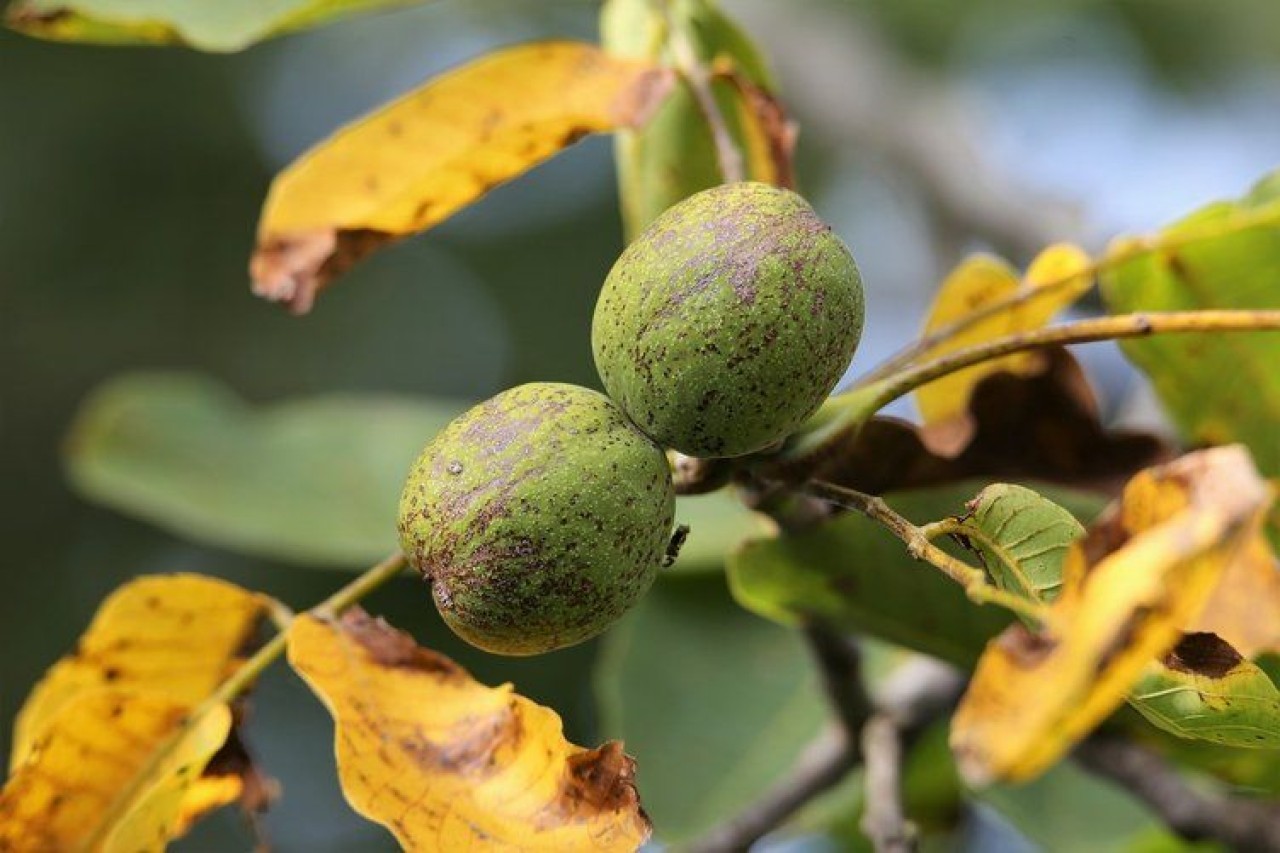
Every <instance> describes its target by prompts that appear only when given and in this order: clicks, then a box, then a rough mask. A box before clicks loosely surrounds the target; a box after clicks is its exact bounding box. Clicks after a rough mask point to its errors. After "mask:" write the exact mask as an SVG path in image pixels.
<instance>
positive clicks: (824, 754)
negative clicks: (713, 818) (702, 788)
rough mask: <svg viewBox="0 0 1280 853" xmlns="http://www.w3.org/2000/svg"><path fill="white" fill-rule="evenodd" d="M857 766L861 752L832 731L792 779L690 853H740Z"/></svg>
mask: <svg viewBox="0 0 1280 853" xmlns="http://www.w3.org/2000/svg"><path fill="white" fill-rule="evenodd" d="M857 765H858V750H857V748H856V746H855V744H854V742H853V741H851V740H850V739H849V737H848V736H847V735H846V734H845V733H844V729H843V728H841V727H832V728H830V729H828V730H827V731H826V732H824V733H823V734H822V735H820V736H819V737H818V738H817V739H816V740H814V741H813V742H812V743H811V744H809V746H808V747H807V748H806V749H805V751H804V752H803V753H802V754H801V756H800V760H799V761H797V762H796V764H795V767H793V768H792V770H791V773H790V775H788V777H787V778H786V779H784V780H783V781H782V782H781V783H779V784H778V785H777V786H776V787H774V788H772V789H770V790H769V791H767V792H766V793H765V794H764V796H762V797H761V798H760V799H759V800H757V801H756V802H754V803H752V804H751V805H750V806H749V807H747V808H746V809H744V810H743V811H742V812H741V813H739V814H738V815H736V816H734V817H732V818H730V819H729V820H727V821H725V822H724V823H722V824H721V825H719V826H717V827H715V828H714V829H712V830H711V831H710V832H708V833H707V834H706V835H704V836H703V837H702V838H700V839H698V840H697V841H695V842H694V843H693V845H692V846H691V847H690V848H689V850H690V851H691V853H737V851H741V850H746V849H747V848H749V847H750V846H751V845H752V844H754V843H755V842H757V841H759V840H760V839H761V838H763V837H764V836H766V835H768V834H769V833H770V832H772V831H773V830H775V829H777V828H778V827H779V826H780V825H782V824H783V823H784V822H785V821H786V820H787V819H788V818H790V817H791V816H792V815H794V814H795V813H796V812H797V811H799V810H800V808H801V807H803V806H804V805H805V804H806V803H808V802H809V801H811V800H812V799H813V798H814V797H816V796H818V795H819V794H821V793H823V792H824V791H827V790H829V789H831V788H833V787H835V785H836V784H838V783H839V782H840V780H841V779H843V778H844V777H845V775H846V774H848V772H849V771H850V770H852V769H853V768H854V767H856V766H857Z"/></svg>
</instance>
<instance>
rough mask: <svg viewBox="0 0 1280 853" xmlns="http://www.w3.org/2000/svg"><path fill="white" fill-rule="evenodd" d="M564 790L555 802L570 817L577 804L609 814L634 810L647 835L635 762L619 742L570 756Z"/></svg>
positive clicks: (647, 820) (612, 741) (647, 824)
mask: <svg viewBox="0 0 1280 853" xmlns="http://www.w3.org/2000/svg"><path fill="white" fill-rule="evenodd" d="M564 789H565V790H564V796H563V797H562V798H560V799H559V800H557V803H559V804H560V805H561V806H562V807H564V808H565V809H566V810H568V811H569V812H570V815H569V816H572V814H571V813H572V812H573V811H575V810H576V806H577V805H578V804H579V803H585V804H586V805H587V806H589V807H590V808H591V809H601V810H608V811H619V812H622V811H631V810H633V809H635V810H636V811H637V812H638V814H639V817H640V820H641V822H642V823H643V824H644V826H645V832H646V833H647V832H648V827H649V818H648V815H646V814H645V813H644V809H643V808H641V807H640V795H639V793H638V791H637V789H636V762H635V759H633V758H632V757H631V756H629V755H627V754H626V752H624V751H623V745H622V741H619V740H611V741H607V742H606V743H603V744H601V745H600V746H598V747H596V748H595V749H589V750H587V751H586V752H580V753H578V754H577V755H571V756H569V760H568V768H567V775H566V780H565V785H564Z"/></svg>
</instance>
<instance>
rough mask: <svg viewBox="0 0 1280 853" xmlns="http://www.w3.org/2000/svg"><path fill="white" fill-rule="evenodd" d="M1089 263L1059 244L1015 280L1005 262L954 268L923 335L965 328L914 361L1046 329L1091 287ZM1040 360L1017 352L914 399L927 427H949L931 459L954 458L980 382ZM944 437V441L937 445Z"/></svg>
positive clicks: (936, 436)
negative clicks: (958, 326)
mask: <svg viewBox="0 0 1280 853" xmlns="http://www.w3.org/2000/svg"><path fill="white" fill-rule="evenodd" d="M1090 269H1091V266H1090V260H1089V256H1088V255H1087V254H1085V252H1084V251H1083V250H1082V249H1080V248H1078V247H1076V246H1073V245H1070V244H1067V243H1061V244H1058V245H1055V246H1050V247H1049V248H1047V249H1045V250H1044V251H1043V252H1041V253H1040V255H1039V256H1037V257H1036V259H1035V260H1034V261H1032V263H1031V265H1030V266H1029V267H1028V268H1027V272H1026V275H1025V276H1022V277H1021V278H1020V277H1019V276H1018V273H1017V271H1016V270H1015V269H1014V268H1013V267H1012V266H1010V265H1009V264H1008V263H1006V262H1005V261H1003V260H1001V259H1000V258H997V257H993V256H991V255H974V256H972V257H970V258H968V259H967V260H965V261H964V262H962V263H961V264H960V266H958V267H956V269H955V270H954V271H953V272H952V273H951V274H950V275H949V276H947V278H946V279H945V280H944V281H943V283H942V287H941V289H940V290H939V291H938V295H937V297H936V298H935V299H934V303H933V307H932V308H931V309H930V311H929V318H928V320H927V321H926V322H925V330H924V334H925V336H926V338H928V336H930V335H933V334H937V333H945V330H946V329H947V328H949V327H952V326H954V325H955V324H957V323H961V322H968V321H969V320H970V319H971V318H973V317H975V316H976V315H985V316H984V317H983V319H980V320H977V321H975V322H972V324H971V325H969V326H968V327H967V328H965V329H964V330H963V331H959V332H957V333H955V334H947V335H946V336H945V338H942V339H940V340H939V342H938V343H937V344H936V345H935V346H932V347H929V348H927V349H926V350H925V351H924V352H923V353H921V355H920V358H936V357H937V356H940V355H943V354H945V353H949V352H955V351H957V350H961V349H964V348H966V347H970V346H974V345H976V344H981V343H985V342H987V341H990V340H994V339H995V338H999V337H1004V336H1006V335H1012V334H1016V333H1018V332H1028V331H1032V330H1034V329H1039V328H1041V327H1043V326H1044V325H1046V324H1047V323H1048V322H1049V321H1050V320H1051V319H1053V316H1054V315H1055V314H1057V313H1058V312H1059V311H1061V310H1062V309H1063V308H1066V307H1067V306H1068V305H1070V304H1071V303H1072V302H1074V301H1075V300H1076V299H1078V298H1079V297H1080V296H1081V295H1082V294H1084V292H1085V291H1087V290H1088V289H1089V287H1090V286H1091V285H1092V283H1093V279H1092V276H1091V275H1090V273H1089V271H1090ZM1041 358H1042V357H1041V355H1040V354H1038V353H1019V354H1016V355H1009V356H1005V357H1004V358H998V359H992V360H991V361H985V362H983V363H982V364H977V365H974V366H973V367H969V368H966V369H964V370H960V371H957V372H956V373H953V374H951V375H949V376H946V377H944V378H942V379H938V380H936V381H934V382H930V383H929V384H928V385H925V386H924V387H923V388H921V389H920V390H919V391H917V392H916V404H917V405H918V406H919V407H920V414H921V416H922V417H923V418H924V421H925V423H926V424H928V425H931V426H932V425H940V424H952V425H953V427H954V428H953V429H951V430H947V431H946V432H945V433H943V432H942V431H940V430H938V429H934V430H933V431H932V433H931V435H932V439H933V441H932V443H933V444H936V445H937V446H935V447H932V448H931V449H933V450H934V451H935V452H940V453H947V451H948V450H950V451H951V452H954V451H955V450H958V449H959V448H961V447H963V446H964V445H965V443H966V442H967V441H968V440H969V438H971V437H972V434H973V424H972V420H971V418H970V417H969V414H968V404H969V397H970V396H971V394H972V393H973V389H974V388H975V387H976V386H977V384H978V383H979V382H981V381H982V379H983V378H985V377H987V376H990V375H991V374H993V373H998V372H1000V371H1008V372H1010V373H1016V374H1020V375H1026V374H1029V373H1034V372H1036V371H1037V370H1038V369H1039V368H1040V366H1041ZM943 435H945V439H944V438H943Z"/></svg>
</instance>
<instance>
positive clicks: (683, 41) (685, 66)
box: [667, 7, 747, 184]
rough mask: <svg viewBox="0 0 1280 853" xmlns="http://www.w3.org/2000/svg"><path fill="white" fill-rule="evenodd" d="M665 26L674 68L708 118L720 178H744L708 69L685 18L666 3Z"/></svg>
mask: <svg viewBox="0 0 1280 853" xmlns="http://www.w3.org/2000/svg"><path fill="white" fill-rule="evenodd" d="M667 26H668V32H669V33H670V38H669V41H668V45H669V47H670V48H671V55H672V58H674V59H675V68H676V70H677V71H679V72H680V76H681V77H683V78H684V81H685V82H686V83H688V84H689V91H690V92H691V93H692V94H693V99H694V100H695V101H697V103H698V111H699V112H701V113H702V117H703V118H705V119H706V120H707V127H708V128H709V129H710V131H711V139H712V142H713V143H714V144H715V148H716V161H717V163H718V164H719V166H720V177H721V179H722V180H723V181H724V182H725V183H728V184H732V183H737V182H738V181H743V180H746V176H747V171H746V165H745V163H744V162H743V159H742V152H741V151H739V150H738V144H737V143H736V142H734V140H733V132H732V131H730V130H729V122H728V121H727V120H726V119H725V116H724V113H723V112H722V111H721V109H720V102H719V101H717V100H716V93H715V89H714V88H713V85H712V76H711V72H710V70H708V68H707V67H706V65H705V64H704V63H703V62H702V59H701V57H699V56H698V53H697V51H696V50H695V49H694V46H693V40H692V39H691V38H690V36H689V33H688V32H687V30H686V29H685V26H684V22H683V21H680V20H677V19H676V16H675V15H672V14H670V8H669V7H668V16H667Z"/></svg>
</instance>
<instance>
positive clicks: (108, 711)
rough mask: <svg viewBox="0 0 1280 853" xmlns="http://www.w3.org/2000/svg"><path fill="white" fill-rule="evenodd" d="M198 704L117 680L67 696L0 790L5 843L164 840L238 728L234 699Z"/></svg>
mask: <svg viewBox="0 0 1280 853" xmlns="http://www.w3.org/2000/svg"><path fill="white" fill-rule="evenodd" d="M190 711H191V708H190V707H189V706H188V705H186V704H183V703H180V702H175V701H174V700H172V699H169V698H167V697H164V696H161V695H158V694H144V693H136V692H129V691H126V690H119V689H113V688H106V689H98V690H94V691H92V692H87V693H83V694H81V695H79V696H77V697H75V698H74V699H72V700H70V701H68V702H66V703H64V704H63V706H62V707H61V708H60V710H59V711H58V712H57V713H56V714H55V715H54V716H53V718H52V719H50V720H49V721H48V723H47V724H46V725H45V726H44V728H43V729H42V730H41V732H40V734H39V735H38V736H37V737H36V738H35V740H34V741H33V742H32V743H30V744H29V748H28V753H27V756H26V760H25V761H24V762H23V764H22V765H21V766H20V767H18V768H17V770H16V771H15V772H14V773H13V775H12V776H11V777H10V778H9V780H8V781H7V782H6V783H5V786H4V790H3V791H0V850H49V851H55V850H56V851H73V850H75V851H79V850H83V851H95V853H96V851H102V853H139V851H160V850H163V849H164V848H165V846H166V845H167V843H168V842H169V840H170V839H171V838H173V837H174V836H175V835H177V834H179V833H180V832H181V829H182V828H183V825H184V823H185V821H186V819H187V816H185V815H184V814H183V804H184V800H185V799H186V798H187V796H188V795H189V794H190V793H191V792H192V791H193V790H195V789H197V788H198V786H199V784H200V777H201V772H202V771H203V769H204V767H205V765H206V764H207V763H208V761H209V759H210V758H212V757H213V755H214V753H216V752H217V751H218V749H220V748H221V747H222V745H223V743H224V742H225V740H226V738H227V735H228V733H229V732H230V730H231V710H230V709H229V708H228V707H227V706H226V705H216V706H213V707H211V708H209V709H207V711H206V712H205V713H203V714H201V715H200V716H199V717H198V718H196V719H195V720H193V721H192V722H191V723H190V724H187V725H184V721H185V720H186V719H187V715H188V714H189V713H190ZM237 793H238V792H237ZM217 805H222V803H217Z"/></svg>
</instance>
